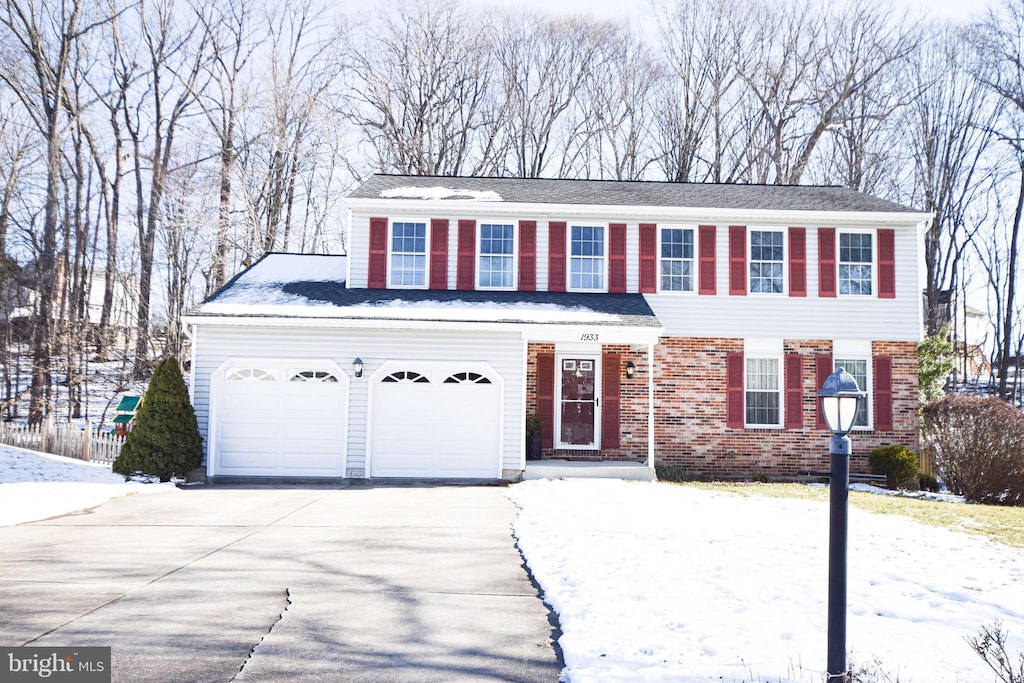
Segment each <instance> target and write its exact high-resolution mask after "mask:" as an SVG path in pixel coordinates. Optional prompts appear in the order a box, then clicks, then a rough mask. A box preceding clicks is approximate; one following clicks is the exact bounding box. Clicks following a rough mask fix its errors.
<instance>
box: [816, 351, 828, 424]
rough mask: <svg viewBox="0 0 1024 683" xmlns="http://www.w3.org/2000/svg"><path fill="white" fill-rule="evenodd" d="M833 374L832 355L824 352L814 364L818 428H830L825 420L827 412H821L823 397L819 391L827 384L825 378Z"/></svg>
mask: <svg viewBox="0 0 1024 683" xmlns="http://www.w3.org/2000/svg"><path fill="white" fill-rule="evenodd" d="M831 374H832V356H829V355H825V354H822V355H820V356H818V357H817V358H815V366H814V400H815V403H816V405H817V407H818V421H817V425H818V429H828V424H826V422H825V413H823V412H821V399H820V398H818V392H819V391H821V387H822V385H824V384H825V380H827V379H828V376H829V375H831Z"/></svg>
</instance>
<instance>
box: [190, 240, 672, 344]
mask: <svg viewBox="0 0 1024 683" xmlns="http://www.w3.org/2000/svg"><path fill="white" fill-rule="evenodd" d="M344 261H345V259H344V258H343V257H338V256H311V255H300V254H267V255H266V256H264V257H263V258H262V259H260V260H259V261H257V262H256V263H255V264H254V265H253V266H252V267H250V268H249V269H248V270H246V271H244V272H243V273H241V274H240V275H239V276H237V277H236V278H234V279H233V280H232V281H231V282H229V283H228V284H227V285H225V286H224V287H223V288H221V290H220V291H218V292H217V293H216V294H214V295H213V296H211V297H210V298H209V299H207V300H206V301H204V302H203V303H202V304H201V305H200V306H199V307H198V308H197V309H195V310H194V311H192V315H196V316H234V317H271V316H273V317H293V318H342V319H353V320H355V319H359V320H366V319H372V320H418V321H423V320H427V321H459V322H489V323H530V324H581V323H586V324H592V325H615V326H628V327H649V328H660V327H661V323H660V322H659V321H658V319H657V318H656V317H655V315H654V312H653V311H652V310H651V307H650V306H648V304H647V301H646V300H645V299H644V297H643V295H642V294H604V293H587V292H582V293H577V292H506V291H476V290H473V291H449V290H419V289H416V290H413V289H348V288H347V287H346V286H345V281H344V278H345V275H344V265H345V263H344Z"/></svg>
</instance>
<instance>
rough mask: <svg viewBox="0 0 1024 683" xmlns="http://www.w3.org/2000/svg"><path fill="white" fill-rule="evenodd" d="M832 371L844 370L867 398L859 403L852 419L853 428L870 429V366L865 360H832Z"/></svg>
mask: <svg viewBox="0 0 1024 683" xmlns="http://www.w3.org/2000/svg"><path fill="white" fill-rule="evenodd" d="M832 364H833V370H837V369H839V368H846V371H847V372H848V373H850V374H851V375H853V378H854V379H855V380H857V386H858V387H860V390H861V391H863V392H865V393H866V394H867V396H866V397H865V398H864V400H863V401H861V402H860V407H859V408H857V416H856V417H855V418H853V426H854V427H865V428H867V427H870V426H871V422H870V420H869V418H868V416H869V415H870V414H871V378H870V377H869V376H868V367H869V366H870V365H871V363H870V362H868V360H867V359H866V358H859V359H854V358H834V359H833V361H832Z"/></svg>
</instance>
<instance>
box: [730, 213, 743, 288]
mask: <svg viewBox="0 0 1024 683" xmlns="http://www.w3.org/2000/svg"><path fill="white" fill-rule="evenodd" d="M746 293H747V229H746V228H745V227H743V226H742V225H730V226H729V294H736V295H739V296H743V295H745V294H746Z"/></svg>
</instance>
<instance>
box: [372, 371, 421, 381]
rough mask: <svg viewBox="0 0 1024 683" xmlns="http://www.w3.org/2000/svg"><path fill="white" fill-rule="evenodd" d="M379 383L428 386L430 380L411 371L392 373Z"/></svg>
mask: <svg viewBox="0 0 1024 683" xmlns="http://www.w3.org/2000/svg"><path fill="white" fill-rule="evenodd" d="M381 382H389V383H390V382H397V383H402V384H409V383H412V384H429V383H430V380H429V379H427V378H426V377H425V376H424V375H421V374H420V373H418V372H413V371H411V370H399V371H398V372H392V373H391V374H390V375H388V376H387V377H385V378H384V379H382V380H381Z"/></svg>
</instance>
